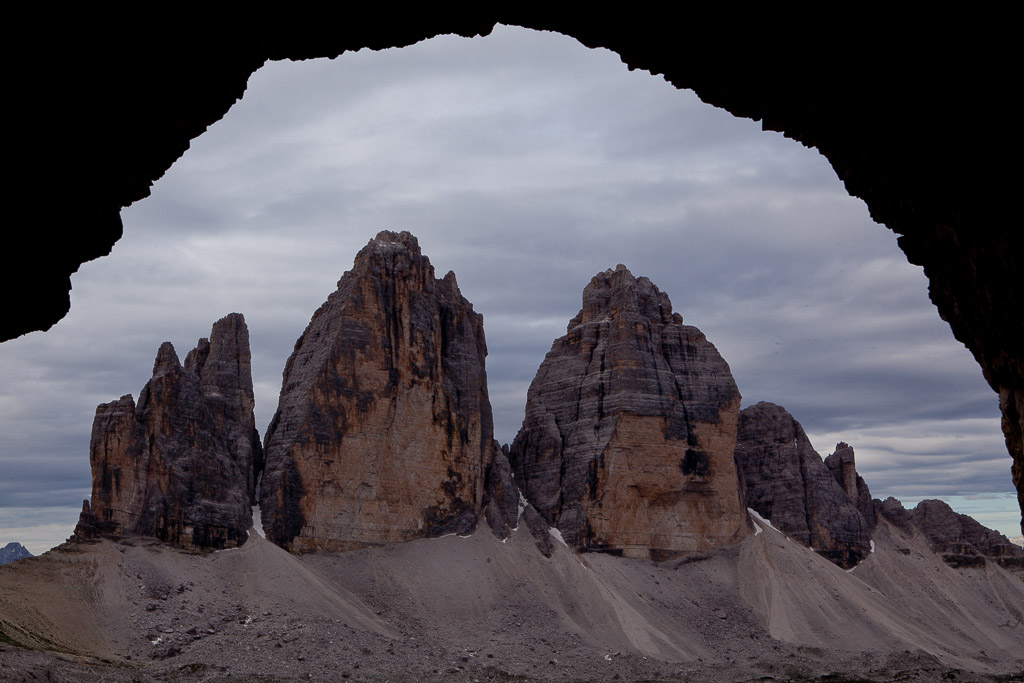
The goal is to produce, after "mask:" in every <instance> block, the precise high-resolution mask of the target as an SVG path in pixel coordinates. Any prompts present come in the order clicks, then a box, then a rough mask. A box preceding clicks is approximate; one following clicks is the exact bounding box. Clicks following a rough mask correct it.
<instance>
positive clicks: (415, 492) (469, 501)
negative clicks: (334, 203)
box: [260, 231, 495, 552]
mask: <svg viewBox="0 0 1024 683" xmlns="http://www.w3.org/2000/svg"><path fill="white" fill-rule="evenodd" d="M486 355H487V347H486V343H485V342H484V333H483V318H482V316H480V315H479V314H478V313H475V312H474V311H473V306H472V304H470V303H469V302H468V301H466V299H465V298H463V297H462V295H461V294H460V293H459V290H458V286H457V284H456V282H455V276H454V274H451V273H449V274H448V275H447V276H446V277H445V278H444V279H443V280H438V279H435V277H434V269H433V267H432V266H431V265H430V261H429V260H428V259H427V257H425V256H423V255H422V254H421V252H420V248H419V243H418V241H417V240H416V238H415V237H414V236H412V235H411V234H409V233H408V232H401V233H395V232H391V231H384V232H381V233H379V234H378V235H377V236H376V237H375V238H374V239H372V240H370V242H369V243H368V244H367V245H366V246H365V247H364V248H363V249H362V250H361V251H360V252H359V254H358V255H357V256H356V260H355V265H354V266H353V268H352V270H351V271H349V272H347V273H345V274H344V275H343V276H342V278H341V280H340V281H339V282H338V289H337V291H335V292H334V293H332V294H331V295H330V296H329V297H328V299H327V301H326V302H325V303H324V304H323V305H322V306H321V307H320V309H319V310H317V312H316V313H315V314H314V315H313V319H312V320H311V321H310V323H309V325H308V326H307V328H306V330H305V332H303V334H302V336H301V337H300V338H299V340H298V341H297V342H296V344H295V350H294V352H293V353H292V356H291V357H290V358H289V359H288V363H287V365H286V366H285V371H284V381H283V383H282V390H281V397H280V400H279V403H278V409H277V413H276V414H275V416H274V419H273V421H272V422H271V425H270V428H269V429H268V430H267V438H266V449H265V450H266V462H267V465H266V473H265V476H264V478H263V483H262V485H261V497H260V507H261V510H262V515H263V516H262V519H263V526H264V529H265V530H266V532H267V538H269V539H271V540H272V541H274V542H275V543H277V544H278V545H281V546H282V547H285V548H287V549H289V550H295V551H300V552H301V551H308V550H330V551H341V550H349V549H354V548H359V547H366V546H373V545H382V544H386V543H394V542H399V541H406V540H411V539H414V538H422V537H425V536H435V535H439V534H443V533H450V532H456V531H457V532H459V533H465V532H467V531H468V530H470V529H472V528H473V526H474V525H475V524H476V520H477V516H478V514H479V513H480V511H481V510H482V506H483V495H484V486H485V474H486V471H487V468H488V467H489V465H490V464H491V461H492V460H493V458H494V453H495V451H494V445H493V443H492V435H493V423H492V417H491V407H490V402H489V400H488V396H487V380H486V372H485V370H484V358H485V356H486Z"/></svg>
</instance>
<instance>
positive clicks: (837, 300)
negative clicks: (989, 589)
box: [0, 27, 1017, 552]
mask: <svg viewBox="0 0 1024 683" xmlns="http://www.w3.org/2000/svg"><path fill="white" fill-rule="evenodd" d="M552 65H558V67H557V68H552ZM680 121H685V124H684V125H680ZM192 147H193V148H192V149H191V150H190V151H189V152H188V153H186V155H185V156H184V157H183V158H182V159H180V160H179V161H178V162H177V163H176V164H175V166H174V167H172V169H171V170H170V171H169V172H168V173H167V174H166V175H165V177H164V178H162V179H161V180H160V181H158V182H157V184H156V186H155V187H154V191H153V196H152V197H150V198H148V199H146V200H144V201H142V202H138V203H136V204H135V205H133V206H132V207H130V208H129V209H126V210H125V211H123V212H122V216H123V219H124V223H125V236H124V237H123V238H122V240H121V241H120V242H119V243H118V244H117V245H116V246H115V248H114V251H113V254H112V255H111V256H110V257H107V258H105V259H102V260H100V261H97V262H92V263H89V264H86V265H85V266H83V267H82V269H81V270H80V272H79V273H78V274H77V275H76V276H75V278H74V286H75V289H74V291H73V294H72V298H73V307H72V311H71V314H70V315H69V317H68V318H67V319H65V320H64V321H62V322H61V323H60V324H59V325H57V326H56V327H55V328H53V329H52V330H51V331H49V332H47V333H34V334H32V335H29V336H28V337H26V338H24V339H23V340H15V341H14V342H8V343H5V344H4V345H3V346H2V347H0V363H2V364H3V371H4V376H5V377H10V378H12V379H13V381H8V382H7V383H6V386H5V391H4V400H5V401H6V402H7V403H8V404H9V405H10V406H11V408H12V409H11V410H9V411H6V412H7V415H6V416H5V417H3V418H2V419H3V420H4V421H5V422H6V424H4V425H2V427H3V429H0V433H3V435H4V436H3V438H4V439H5V440H6V442H7V443H5V444H4V446H3V448H0V452H3V453H4V454H5V456H4V457H5V460H6V459H12V460H11V461H9V462H5V463H4V466H5V471H9V472H11V473H12V474H13V475H14V476H13V477H12V478H11V483H9V484H7V485H6V486H7V489H6V490H5V491H4V492H3V499H2V500H0V506H2V508H0V509H13V508H30V507H32V506H33V505H39V503H40V501H46V500H49V501H53V500H59V501H61V503H62V505H60V506H53V507H70V508H71V509H73V515H74V516H77V510H78V505H77V504H76V502H80V500H81V499H82V497H83V495H82V492H83V491H84V492H85V497H87V496H88V481H89V479H88V457H87V453H88V434H89V424H90V420H91V417H92V412H93V408H94V407H95V405H96V404H97V403H100V402H105V401H110V400H113V399H115V398H116V397H117V396H120V395H122V394H125V393H129V392H133V393H134V392H137V391H138V388H139V387H140V386H141V385H142V383H143V382H144V381H145V379H146V378H148V376H149V369H150V368H151V365H152V357H153V354H154V353H155V349H156V348H157V347H158V346H159V344H160V342H161V341H164V340H166V339H169V340H172V341H174V342H175V345H176V346H177V347H178V349H179V351H181V350H182V349H187V348H190V345H191V344H193V343H194V342H195V339H196V338H198V337H199V336H202V335H204V334H206V333H207V332H208V330H209V325H210V323H211V322H212V321H213V320H216V319H217V318H219V317H220V316H222V315H224V314H226V313H228V312H230V311H236V310H237V311H239V312H242V313H244V314H245V315H246V317H247V319H248V321H249V326H250V330H251V332H252V340H253V353H254V359H253V368H254V379H255V381H256V385H257V419H258V423H259V424H260V425H261V430H262V429H265V427H266V425H267V423H268V422H269V418H270V415H271V414H272V413H273V410H274V407H275V405H276V394H277V391H278V388H279V385H280V373H281V369H282V368H283V365H284V361H285V359H286V358H287V355H288V353H289V352H290V349H291V345H292V343H293V342H294V339H295V338H296V337H297V336H298V335H299V334H300V333H301V331H302V329H303V328H304V326H305V324H306V322H308V319H309V316H310V315H311V314H312V312H313V311H314V310H315V309H316V307H317V306H318V305H319V304H320V303H321V302H322V301H323V299H324V298H325V297H326V295H327V294H328V293H329V292H330V291H332V289H333V286H334V283H335V282H336V281H337V279H338V277H340V275H341V273H342V272H343V271H344V270H346V269H348V268H349V267H350V265H351V261H352V258H353V256H354V255H355V253H356V251H358V249H359V247H361V246H362V245H363V244H365V242H366V241H367V240H368V239H370V238H371V237H372V236H373V235H374V234H375V233H376V232H377V231H378V230H381V229H407V230H410V231H411V232H413V233H414V234H416V235H417V236H418V237H419V239H420V243H421V245H422V246H423V250H424V253H425V254H426V255H427V256H429V257H430V259H431V262H432V263H433V264H434V266H435V268H437V270H438V275H442V274H443V273H444V272H446V271H447V270H449V269H452V270H454V271H455V272H456V274H457V275H458V279H459V283H460V287H461V289H462V291H463V294H464V295H465V296H466V297H467V298H468V299H469V300H470V301H471V302H473V303H474V305H475V306H476V309H477V310H478V311H480V312H482V313H483V314H484V317H485V329H486V332H487V338H488V346H489V349H490V356H489V359H488V372H489V379H490V386H491V401H492V404H493V406H494V411H495V417H496V426H497V429H498V433H497V434H496V436H497V438H498V439H499V440H501V441H503V442H504V441H510V440H511V438H512V436H514V430H515V428H516V426H517V421H518V420H519V419H521V416H522V406H523V404H524V403H525V391H526V387H527V386H528V384H529V382H530V380H531V379H532V377H533V373H534V372H536V369H537V366H538V365H539V363H540V361H541V360H542V358H543V354H544V352H545V351H546V350H547V348H548V347H549V346H550V343H551V340H552V339H554V338H555V337H557V336H559V335H560V334H562V333H563V332H564V329H565V324H566V322H567V321H568V319H569V318H570V317H572V316H573V315H574V314H575V313H576V311H577V310H578V308H579V296H580V292H581V291H582V289H583V287H584V286H585V285H586V283H587V282H588V281H589V278H590V277H591V276H592V275H593V274H594V273H596V272H598V271H600V270H604V269H605V268H609V267H614V266H615V265H616V264H617V263H619V262H621V263H624V264H625V265H627V266H628V267H629V268H630V269H631V270H632V271H633V272H634V274H636V275H644V276H647V277H650V279H651V280H652V281H653V282H654V283H655V284H656V285H658V286H659V288H661V289H662V291H665V292H667V293H668V294H669V296H670V297H671V299H672V301H673V304H674V306H675V309H676V310H677V311H679V312H680V313H682V315H683V317H684V319H685V320H686V321H687V322H688V323H691V324H695V325H697V326H698V327H700V328H701V329H702V330H703V331H704V332H705V334H707V336H708V338H709V339H710V340H711V341H712V342H714V343H715V344H716V345H717V346H718V348H719V350H720V351H721V352H722V354H723V356H724V357H725V358H726V360H727V361H728V362H729V363H730V365H731V366H732V370H733V374H734V375H735V377H736V380H737V383H738V384H739V387H740V391H741V393H742V394H743V395H744V405H748V404H750V403H752V402H755V401H758V400H770V401H773V402H776V403H779V404H781V405H784V406H786V407H787V408H788V409H789V410H790V411H791V412H792V413H793V414H794V416H796V418H797V419H798V420H800V421H801V422H802V423H803V424H804V426H805V428H806V429H807V431H808V433H809V434H810V435H811V437H812V441H813V442H814V445H815V447H816V448H818V449H819V450H820V451H822V454H823V455H825V454H827V452H828V451H829V450H830V449H831V447H832V446H833V444H834V443H835V442H836V441H838V440H840V439H842V440H846V441H849V442H851V443H852V444H853V445H854V447H855V448H857V455H858V466H859V469H860V470H861V472H862V473H863V474H864V476H865V477H866V478H867V480H868V483H869V485H871V486H872V490H873V493H874V494H875V495H876V496H879V495H882V496H884V495H887V494H889V493H893V494H895V495H898V496H901V497H902V498H903V499H904V500H905V501H907V500H908V499H909V500H913V493H914V491H917V492H919V493H920V494H921V495H924V496H928V495H934V496H939V495H944V494H946V495H952V494H950V489H949V488H948V486H949V485H951V484H952V482H953V481H954V480H960V481H968V482H974V483H973V484H970V485H973V486H975V487H976V488H975V489H964V490H962V491H961V492H962V493H978V494H992V496H993V497H994V498H998V496H1003V498H999V500H1004V501H1005V505H1004V506H1003V507H1004V508H1005V509H1006V510H1007V511H1008V512H1007V513H1006V515H1005V516H1006V518H1007V519H1008V520H1009V523H1008V524H1005V525H999V524H997V523H996V522H995V520H994V519H986V518H985V517H984V515H978V513H977V511H972V510H964V509H962V508H960V509H961V511H966V512H970V513H971V514H975V515H977V516H978V517H979V519H980V521H982V522H983V523H986V524H989V525H991V526H997V528H1001V530H1003V531H1004V532H1009V531H1010V530H1012V529H1013V525H1015V523H1016V514H1017V511H1016V505H1015V499H1014V494H1013V493H1012V491H1013V489H1012V486H1011V484H1010V482H1009V478H1008V477H1007V476H1006V475H1007V462H1006V452H1005V447H1004V446H1003V443H1002V434H1001V432H1000V430H999V417H998V408H997V406H996V399H995V397H994V395H993V394H992V392H991V390H990V389H989V388H988V386H987V385H986V384H985V383H984V380H983V379H982V377H981V373H980V372H979V371H978V368H977V365H975V363H974V361H973V359H972V358H971V356H970V354H969V353H968V352H967V351H966V350H965V349H964V348H963V347H962V346H961V345H960V344H959V343H958V342H956V341H955V340H954V339H953V337H952V334H951V333H950V331H949V328H948V327H947V326H946V325H945V324H944V323H943V322H942V321H941V320H939V318H938V316H936V315H935V309H934V307H933V306H932V304H931V303H930V302H929V301H928V299H927V295H926V287H927V284H926V281H925V279H924V277H923V275H922V274H921V272H920V270H919V269H918V268H916V267H914V266H911V265H909V264H908V263H907V262H906V260H905V257H904V256H903V254H902V253H901V252H900V251H899V250H898V248H897V247H896V245H895V238H894V236H893V235H892V234H891V233H890V232H889V231H887V230H886V229H885V228H884V227H882V226H879V225H876V224H874V223H872V222H871V220H870V217H869V216H868V215H867V211H866V209H865V208H864V206H863V204H862V203H861V202H860V201H859V200H856V199H853V198H851V197H850V196H849V195H848V194H847V193H846V191H845V190H844V188H843V187H842V184H841V183H840V182H839V181H838V179H837V178H836V177H835V173H834V172H833V171H832V169H831V168H830V167H829V165H828V163H827V161H826V160H825V159H824V158H823V157H821V156H820V155H819V154H818V152H817V151H815V150H810V149H806V148H804V147H802V146H800V145H799V144H797V143H795V142H792V141H789V140H785V139H784V138H782V136H781V135H779V134H776V133H766V132H763V131H761V130H760V127H759V126H758V124H756V123H754V122H751V121H747V120H742V119H736V118H734V117H732V116H731V115H730V114H728V113H726V112H724V111H722V110H717V109H714V108H712V107H710V106H708V105H705V104H703V103H701V102H700V101H699V100H698V99H697V98H696V97H695V96H694V95H693V93H692V92H689V91H678V90H676V89H674V88H673V87H672V86H670V85H668V84H667V83H665V82H664V80H662V79H660V78H656V77H652V76H650V75H649V74H646V73H643V72H638V71H634V72H631V71H628V70H627V69H626V67H625V66H624V65H623V64H622V63H621V61H620V60H619V58H618V57H617V55H615V54H613V53H610V52H607V51H603V50H596V51H595V50H588V49H586V48H584V47H582V46H580V45H579V44H578V43H577V42H576V41H574V40H573V39H571V38H567V37H565V36H561V35H558V34H548V33H537V32H532V31H528V30H526V29H513V28H505V27H499V28H498V29H496V30H495V31H494V33H493V34H492V35H491V36H488V37H485V38H475V39H472V40H470V39H464V38H457V37H451V36H449V37H439V38H434V39H431V40H430V41H425V42H422V43H418V44H417V45H414V46H411V47H409V48H403V49H401V50H387V51H383V52H379V53H376V52H369V51H366V50H363V51H360V52H358V53H347V54H345V55H343V56H342V57H340V58H338V59H336V60H315V61H306V62H274V63H270V64H268V65H266V66H265V67H264V68H263V69H261V70H260V71H258V72H257V73H256V74H255V75H254V76H253V77H252V78H251V79H250V83H249V86H248V92H247V94H246V96H245V98H244V99H243V100H242V101H241V102H239V103H237V104H236V105H235V106H234V107H233V108H232V109H231V110H230V111H229V112H228V115H227V116H225V118H224V119H223V120H222V121H220V122H218V123H217V124H215V125H214V126H212V127H211V129H210V130H209V131H208V132H207V133H206V134H204V135H203V136H201V137H200V138H198V139H196V140H194V141H193V146H192ZM30 345H31V348H30ZM54 407H56V409H54ZM9 454H10V455H9ZM14 454H17V457H19V458H20V459H19V460H18V462H17V463H15V462H13V458H14V457H15V455H14ZM44 471H53V472H57V471H59V472H61V473H62V474H61V475H60V477H54V476H50V475H47V474H44ZM943 479H947V480H948V481H947V488H946V489H942V490H939V488H938V487H939V486H940V483H941V482H942V480H943ZM33 481H35V482H38V481H45V482H48V483H47V484H46V487H45V489H44V488H40V487H38V486H36V485H35V484H33V485H31V486H30V485H29V484H28V483H27V482H33ZM882 481H886V482H888V483H886V484H885V485H881V482H882ZM876 482H877V483H876ZM996 483H998V486H999V487H1000V488H998V490H996V489H995V488H994V487H995V486H996ZM910 485H913V486H916V487H919V488H917V489H914V490H912V491H908V486H910ZM33 486H35V488H33ZM929 486H931V487H932V488H931V489H928V488H927V487H929ZM926 491H934V493H927V492H926ZM955 507H956V506H955ZM69 519H70V518H69ZM71 525H73V521H72V522H70V523H69V525H68V529H69V530H70V526H71ZM1004 527H1005V528H1004ZM0 528H17V527H16V525H15V524H12V523H11V522H4V521H2V520H0ZM63 535H64V536H66V535H67V532H65V533H64V534H63ZM33 552H34V551H33Z"/></svg>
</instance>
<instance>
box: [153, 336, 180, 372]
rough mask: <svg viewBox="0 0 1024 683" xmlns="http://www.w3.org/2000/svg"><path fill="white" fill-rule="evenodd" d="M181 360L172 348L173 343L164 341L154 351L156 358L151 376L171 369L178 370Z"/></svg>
mask: <svg viewBox="0 0 1024 683" xmlns="http://www.w3.org/2000/svg"><path fill="white" fill-rule="evenodd" d="M180 369H181V361H179V360H178V354H177V352H175V350H174V344H172V343H171V342H169V341H165V342H164V343H163V344H161V345H160V349H159V350H158V351H157V352H156V360H155V361H154V362H153V376H154V377H158V376H160V375H163V374H165V373H167V372H169V371H172V370H180Z"/></svg>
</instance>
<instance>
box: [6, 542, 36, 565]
mask: <svg viewBox="0 0 1024 683" xmlns="http://www.w3.org/2000/svg"><path fill="white" fill-rule="evenodd" d="M26 557H32V553H30V552H29V551H28V550H27V549H26V548H25V546H23V545H22V544H20V543H8V544H7V545H5V546H4V547H3V548H0V564H9V563H11V562H14V561H15V560H21V559H24V558H26Z"/></svg>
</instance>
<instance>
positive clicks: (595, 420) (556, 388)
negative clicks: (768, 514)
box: [509, 264, 747, 559]
mask: <svg viewBox="0 0 1024 683" xmlns="http://www.w3.org/2000/svg"><path fill="white" fill-rule="evenodd" d="M681 323H682V316H679V315H678V314H673V313H672V304H671V302H670V301H669V298H668V295H667V294H665V293H663V292H661V291H660V290H658V288H657V287H655V286H654V284H653V283H651V281H650V280H648V279H647V278H645V277H640V278H636V277H634V276H633V274H632V273H630V271H629V269H628V268H626V267H625V266H623V265H621V264H620V265H619V266H617V267H616V268H615V269H614V270H612V269H608V270H606V271H604V272H602V273H598V274H597V275H595V276H594V277H593V279H591V281H590V283H589V284H588V285H587V286H586V288H585V289H584V291H583V307H582V309H581V310H580V312H579V313H578V314H577V315H576V317H575V318H573V319H572V320H571V321H570V322H569V325H568V328H567V331H566V334H565V336H563V337H561V338H559V339H556V340H555V342H554V343H553V344H552V347H551V351H550V352H549V353H548V354H547V357H546V358H545V359H544V362H543V363H542V364H541V366H540V369H539V370H538V371H537V376H536V377H535V379H534V381H533V383H532V384H531V385H530V390H529V393H528V394H527V405H526V417H525V419H524V421H523V427H522V429H521V430H520V431H519V434H518V435H517V436H516V438H515V441H514V442H513V444H512V448H511V450H510V458H509V459H510V461H511V463H512V466H513V468H514V469H515V473H516V482H517V483H518V484H519V486H520V488H521V489H522V490H523V492H524V495H525V496H526V498H527V500H528V501H529V502H530V503H531V504H532V505H533V506H534V507H535V508H536V509H537V511H538V512H539V513H540V514H541V515H543V517H544V519H545V521H547V522H548V523H549V524H551V525H553V526H555V527H557V528H558V529H559V531H560V532H561V534H562V537H563V538H564V539H565V541H566V542H567V543H568V544H569V545H570V546H573V547H576V548H579V549H589V550H604V551H608V552H614V553H622V554H625V555H629V556H634V557H651V558H654V559H666V558H668V557H672V556H674V555H676V554H679V553H685V552H692V551H695V550H702V549H706V548H711V547H718V546H721V545H726V544H728V543H732V542H734V541H736V540H739V539H740V538H742V537H743V536H744V535H746V533H747V521H746V519H747V518H746V509H745V508H744V506H743V505H742V501H741V500H740V497H739V494H740V492H739V481H738V478H737V472H736V466H735V462H734V459H733V448H734V446H735V443H736V416H737V413H738V411H739V405H740V394H739V391H738V390H737V388H736V383H735V382H734V381H733V378H732V374H731V373H730V371H729V366H728V364H727V363H726V362H725V360H724V359H723V358H722V357H721V355H719V353H718V351H717V349H715V347H714V345H712V344H711V343H710V342H709V341H707V338H706V337H705V336H704V335H703V333H701V332H700V330H698V329H697V328H695V327H691V326H687V325H683V324H681Z"/></svg>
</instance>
